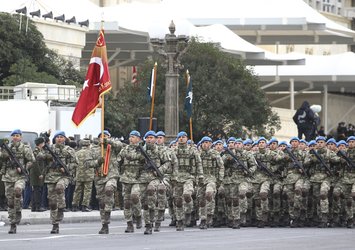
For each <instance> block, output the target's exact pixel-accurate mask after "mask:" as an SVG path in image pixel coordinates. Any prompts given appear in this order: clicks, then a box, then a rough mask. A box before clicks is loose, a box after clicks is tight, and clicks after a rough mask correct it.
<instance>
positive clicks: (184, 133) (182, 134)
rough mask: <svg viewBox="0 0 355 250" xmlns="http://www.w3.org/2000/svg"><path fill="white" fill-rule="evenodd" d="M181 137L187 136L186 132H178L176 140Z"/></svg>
mask: <svg viewBox="0 0 355 250" xmlns="http://www.w3.org/2000/svg"><path fill="white" fill-rule="evenodd" d="M181 136H187V134H186V132H185V131H180V132H179V133H178V134H177V138H180V137H181Z"/></svg>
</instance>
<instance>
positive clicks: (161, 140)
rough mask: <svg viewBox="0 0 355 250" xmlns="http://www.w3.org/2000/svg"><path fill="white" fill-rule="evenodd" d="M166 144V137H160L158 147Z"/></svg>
mask: <svg viewBox="0 0 355 250" xmlns="http://www.w3.org/2000/svg"><path fill="white" fill-rule="evenodd" d="M164 143H165V137H164V136H158V138H157V144H158V145H163V144H164Z"/></svg>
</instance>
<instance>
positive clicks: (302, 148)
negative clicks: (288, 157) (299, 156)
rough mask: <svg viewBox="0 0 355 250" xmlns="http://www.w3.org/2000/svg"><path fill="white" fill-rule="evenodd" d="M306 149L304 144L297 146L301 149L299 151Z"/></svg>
mask: <svg viewBox="0 0 355 250" xmlns="http://www.w3.org/2000/svg"><path fill="white" fill-rule="evenodd" d="M306 147H307V145H306V144H305V143H303V142H302V143H300V145H299V148H300V149H301V150H305V149H306Z"/></svg>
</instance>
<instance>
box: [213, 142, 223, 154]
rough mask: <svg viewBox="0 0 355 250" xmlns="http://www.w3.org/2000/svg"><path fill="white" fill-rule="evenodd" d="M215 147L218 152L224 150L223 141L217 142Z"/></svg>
mask: <svg viewBox="0 0 355 250" xmlns="http://www.w3.org/2000/svg"><path fill="white" fill-rule="evenodd" d="M214 147H215V149H216V150H217V151H218V152H222V150H223V144H222V143H217V144H216V145H215V146H214Z"/></svg>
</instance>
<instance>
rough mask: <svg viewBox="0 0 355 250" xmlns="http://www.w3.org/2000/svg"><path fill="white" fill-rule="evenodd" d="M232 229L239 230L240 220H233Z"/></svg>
mask: <svg viewBox="0 0 355 250" xmlns="http://www.w3.org/2000/svg"><path fill="white" fill-rule="evenodd" d="M232 228H233V229H239V228H240V220H233V225H232Z"/></svg>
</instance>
